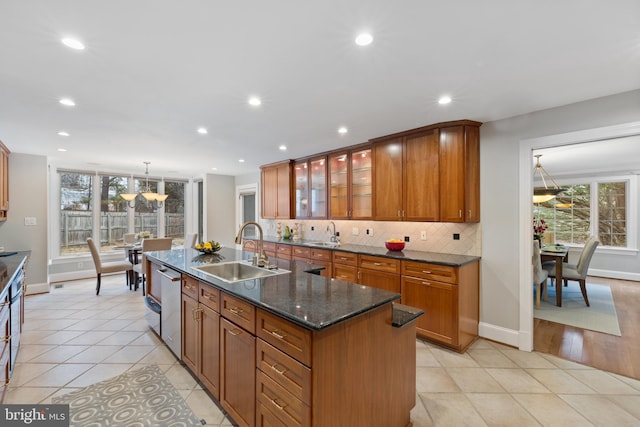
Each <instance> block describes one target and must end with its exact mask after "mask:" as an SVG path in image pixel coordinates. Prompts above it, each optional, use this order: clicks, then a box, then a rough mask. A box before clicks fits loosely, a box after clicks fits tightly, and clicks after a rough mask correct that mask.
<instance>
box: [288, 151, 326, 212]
mask: <svg viewBox="0 0 640 427" xmlns="http://www.w3.org/2000/svg"><path fill="white" fill-rule="evenodd" d="M294 168H295V169H294V179H295V206H296V218H326V217H327V158H326V157H324V156H323V157H319V158H314V159H308V160H300V161H297V162H296V163H295V166H294Z"/></svg>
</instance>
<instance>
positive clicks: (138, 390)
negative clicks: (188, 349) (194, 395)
mask: <svg viewBox="0 0 640 427" xmlns="http://www.w3.org/2000/svg"><path fill="white" fill-rule="evenodd" d="M52 401H53V403H56V404H69V417H70V424H69V425H70V426H78V427H105V426H110V427H115V426H118V427H125V426H130V427H134V426H135V427H139V426H162V427H165V426H167V427H168V426H172V427H183V426H184V427H187V426H202V423H201V422H200V421H198V419H197V418H196V416H195V415H194V414H193V412H192V411H191V408H189V406H188V405H187V403H186V402H185V401H184V399H183V398H182V396H181V395H180V393H178V391H177V390H176V389H175V388H174V387H173V385H172V384H171V383H170V382H169V380H168V379H167V377H166V376H165V375H164V374H163V373H162V371H161V370H160V368H158V366H156V365H150V366H146V367H144V368H141V369H138V370H135V371H131V372H125V373H124V374H122V375H118V376H117V377H114V378H111V379H109V380H106V381H101V382H99V383H96V384H93V385H90V386H88V387H85V388H83V389H81V390H76V391H74V392H71V393H68V394H65V395H62V396H59V397H54V398H53V399H52Z"/></svg>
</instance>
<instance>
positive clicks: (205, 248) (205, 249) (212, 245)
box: [195, 240, 222, 254]
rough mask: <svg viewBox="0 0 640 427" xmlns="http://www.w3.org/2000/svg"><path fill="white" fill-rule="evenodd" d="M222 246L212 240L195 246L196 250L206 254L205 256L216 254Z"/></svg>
mask: <svg viewBox="0 0 640 427" xmlns="http://www.w3.org/2000/svg"><path fill="white" fill-rule="evenodd" d="M221 247H222V245H221V244H220V243H218V242H216V241H215V240H210V241H208V242H201V243H198V244H197V245H196V246H195V249H196V250H198V251H200V252H202V253H204V254H212V253H214V252H218V251H219V250H220V248H221Z"/></svg>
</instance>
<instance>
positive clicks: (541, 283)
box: [531, 240, 549, 309]
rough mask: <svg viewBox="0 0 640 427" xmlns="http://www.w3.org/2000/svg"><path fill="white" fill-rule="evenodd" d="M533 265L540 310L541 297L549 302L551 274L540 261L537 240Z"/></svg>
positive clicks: (534, 242) (534, 282) (537, 305)
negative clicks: (548, 286)
mask: <svg viewBox="0 0 640 427" xmlns="http://www.w3.org/2000/svg"><path fill="white" fill-rule="evenodd" d="M531 262H532V264H533V286H535V289H536V308H537V309H539V308H540V297H541V296H542V297H543V299H544V300H545V301H546V300H547V279H548V278H549V272H548V271H547V270H545V269H544V268H542V261H541V260H540V245H539V244H538V241H537V240H534V241H533V256H532V259H531Z"/></svg>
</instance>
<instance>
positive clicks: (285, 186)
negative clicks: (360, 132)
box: [262, 120, 482, 222]
mask: <svg viewBox="0 0 640 427" xmlns="http://www.w3.org/2000/svg"><path fill="white" fill-rule="evenodd" d="M481 125H482V123H479V122H474V121H471V120H459V121H455V122H445V123H438V124H434V125H430V126H424V127H421V128H418V129H412V130H408V131H404V132H400V133H396V134H393V135H388V136H384V137H380V138H375V139H372V140H370V142H369V143H367V144H361V145H358V146H353V147H347V148H345V149H341V150H335V151H332V152H330V153H328V154H327V155H326V156H324V155H319V156H318V157H311V158H309V159H301V160H298V161H296V162H295V163H294V162H293V161H288V162H282V163H278V164H273V165H267V166H263V167H262V189H263V193H262V217H263V218H286V219H289V218H300V219H305V218H309V219H311V218H327V217H328V218H330V219H374V220H380V221H441V222H479V221H480V126H481ZM327 204H328V208H327Z"/></svg>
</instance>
